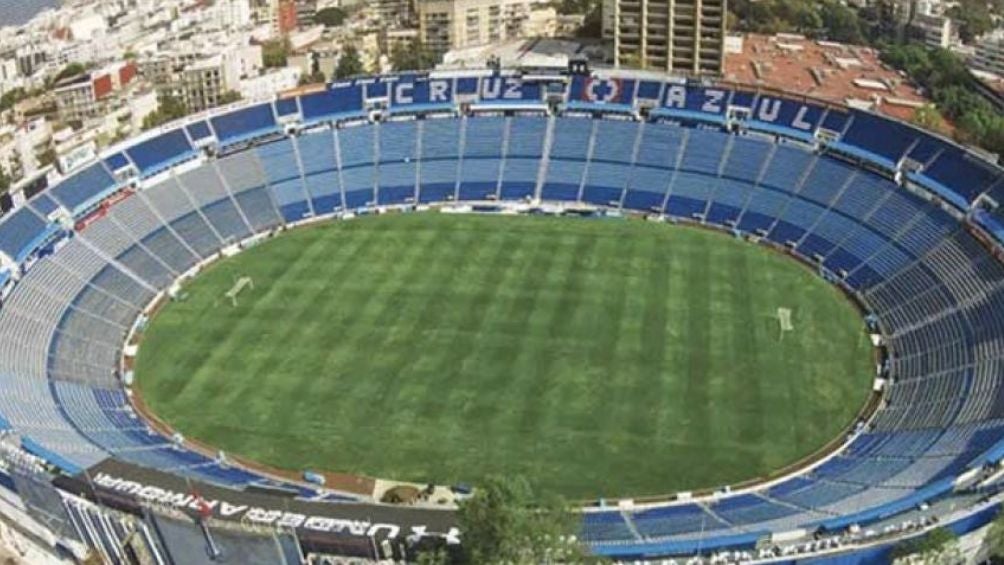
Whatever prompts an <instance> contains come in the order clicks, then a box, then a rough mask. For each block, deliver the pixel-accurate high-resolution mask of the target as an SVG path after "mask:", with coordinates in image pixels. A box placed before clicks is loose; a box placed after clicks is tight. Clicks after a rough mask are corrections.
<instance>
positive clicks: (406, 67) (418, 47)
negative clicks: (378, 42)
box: [390, 40, 436, 71]
mask: <svg viewBox="0 0 1004 565" xmlns="http://www.w3.org/2000/svg"><path fill="white" fill-rule="evenodd" d="M390 64H391V66H392V67H393V68H394V70H395V71H424V70H426V69H431V68H432V67H433V66H435V65H436V56H435V55H433V54H432V52H431V51H429V50H428V49H426V48H425V46H424V45H422V42H420V41H418V40H415V41H412V42H411V43H409V44H407V45H404V44H399V45H397V46H395V47H394V50H393V51H392V52H391V54H390Z"/></svg>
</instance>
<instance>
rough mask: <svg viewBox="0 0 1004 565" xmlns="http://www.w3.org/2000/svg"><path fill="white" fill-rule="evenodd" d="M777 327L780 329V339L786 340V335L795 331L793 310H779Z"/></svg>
mask: <svg viewBox="0 0 1004 565" xmlns="http://www.w3.org/2000/svg"><path fill="white" fill-rule="evenodd" d="M777 325H778V327H779V328H780V333H779V334H778V339H784V334H786V333H787V332H792V331H795V325H794V324H792V323H791V308H778V309H777Z"/></svg>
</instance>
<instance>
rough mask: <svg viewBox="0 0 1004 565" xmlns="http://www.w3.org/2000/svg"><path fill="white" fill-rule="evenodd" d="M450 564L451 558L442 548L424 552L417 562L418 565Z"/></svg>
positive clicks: (420, 554)
mask: <svg viewBox="0 0 1004 565" xmlns="http://www.w3.org/2000/svg"><path fill="white" fill-rule="evenodd" d="M449 562H450V558H449V556H448V555H447V554H446V551H445V550H444V549H442V548H438V549H430V550H426V551H422V552H421V553H419V554H418V559H417V560H416V563H418V565H447V564H448V563H449Z"/></svg>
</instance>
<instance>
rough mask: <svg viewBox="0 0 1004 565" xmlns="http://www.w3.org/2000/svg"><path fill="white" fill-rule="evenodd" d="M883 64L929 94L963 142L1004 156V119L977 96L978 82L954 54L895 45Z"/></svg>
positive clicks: (884, 53)
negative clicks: (952, 124)
mask: <svg viewBox="0 0 1004 565" xmlns="http://www.w3.org/2000/svg"><path fill="white" fill-rule="evenodd" d="M882 60H883V61H884V62H885V63H886V64H889V65H892V66H894V67H896V68H898V69H901V70H903V71H905V72H906V73H907V74H908V75H909V76H910V78H911V79H912V80H913V81H915V82H916V83H917V84H918V85H920V86H921V87H923V88H924V89H925V90H927V92H928V95H929V96H930V97H931V98H932V99H933V100H934V102H935V104H936V105H937V108H938V109H939V110H940V111H941V113H942V114H944V115H945V116H946V117H947V118H948V119H949V120H952V121H953V122H954V123H955V126H956V127H957V136H958V137H959V139H960V140H961V141H963V142H965V143H971V144H973V145H979V146H981V147H983V148H985V149H987V150H989V151H992V152H994V153H998V154H1004V115H1002V114H1001V113H1000V112H998V111H997V109H996V108H994V107H993V105H991V104H990V102H988V101H987V100H985V99H984V98H983V97H982V96H980V95H979V94H977V93H976V79H975V78H973V76H972V75H970V74H969V71H967V70H966V67H965V65H964V64H963V63H962V61H960V60H959V59H958V57H956V56H955V54H953V53H952V52H950V51H947V50H945V49H932V50H929V49H927V48H926V47H924V46H923V45H918V44H906V45H892V46H888V47H886V48H885V49H883V50H882Z"/></svg>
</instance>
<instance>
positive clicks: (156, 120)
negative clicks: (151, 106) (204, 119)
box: [142, 94, 188, 130]
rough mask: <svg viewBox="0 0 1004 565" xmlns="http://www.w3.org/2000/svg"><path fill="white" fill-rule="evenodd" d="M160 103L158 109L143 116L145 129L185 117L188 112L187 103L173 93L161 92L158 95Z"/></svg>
mask: <svg viewBox="0 0 1004 565" xmlns="http://www.w3.org/2000/svg"><path fill="white" fill-rule="evenodd" d="M158 102H159V105H158V107H157V109H156V110H154V111H153V112H151V113H150V114H148V115H147V116H146V117H145V118H143V126H142V127H143V129H144V130H148V129H152V128H155V127H157V126H159V125H161V124H166V123H167V122H170V121H172V120H177V119H178V118H182V117H184V116H185V115H186V114H188V108H187V107H186V106H185V103H184V102H182V101H181V100H179V99H178V98H177V97H176V96H173V95H171V94H161V95H160V96H159V97H158Z"/></svg>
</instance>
